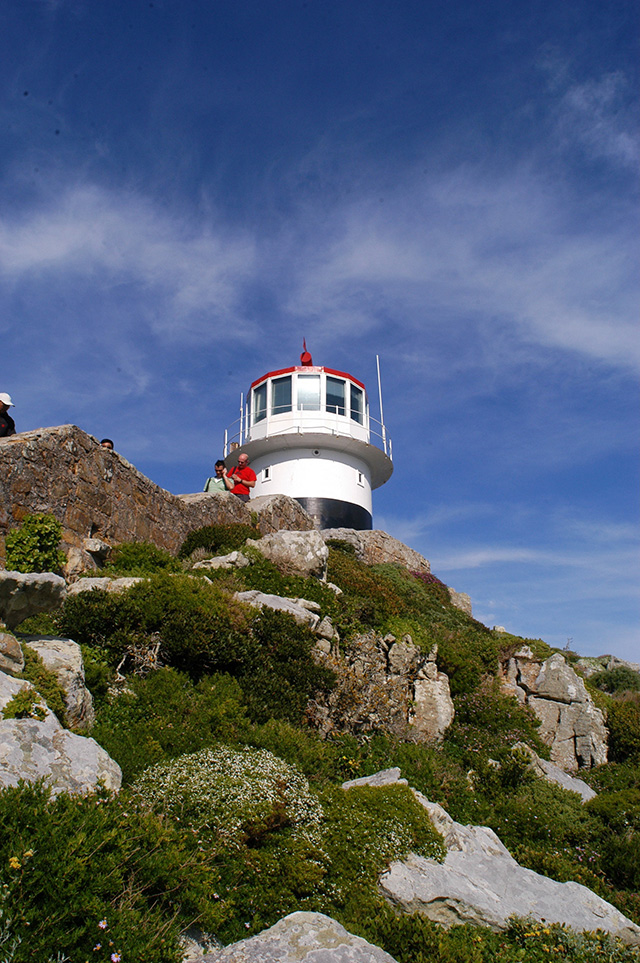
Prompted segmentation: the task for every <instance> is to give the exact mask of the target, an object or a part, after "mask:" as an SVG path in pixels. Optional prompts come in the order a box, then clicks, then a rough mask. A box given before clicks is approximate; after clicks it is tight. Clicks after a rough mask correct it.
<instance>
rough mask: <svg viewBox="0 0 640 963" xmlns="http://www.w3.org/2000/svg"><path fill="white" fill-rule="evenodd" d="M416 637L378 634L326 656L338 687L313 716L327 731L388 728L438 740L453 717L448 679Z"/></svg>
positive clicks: (362, 731)
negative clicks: (399, 638) (343, 652)
mask: <svg viewBox="0 0 640 963" xmlns="http://www.w3.org/2000/svg"><path fill="white" fill-rule="evenodd" d="M436 655H437V649H435V648H434V650H433V651H432V652H430V653H429V654H428V655H425V654H424V653H423V652H421V651H420V649H419V648H418V647H417V646H416V645H414V644H413V642H412V640H411V636H405V638H404V639H403V640H402V641H400V642H398V641H397V640H396V639H395V638H394V636H392V635H387V636H385V637H384V638H382V636H381V635H379V634H378V633H376V632H369V633H368V634H367V635H360V636H357V637H356V638H355V639H352V640H351V642H350V644H349V649H348V651H347V652H346V654H345V655H344V656H342V655H340V654H336V653H332V654H331V655H330V656H326V657H325V658H326V664H327V666H328V667H329V668H330V669H332V670H333V672H334V673H335V674H336V685H335V687H334V688H333V689H332V690H331V692H329V693H327V694H326V695H325V696H323V697H322V700H320V699H319V700H317V701H315V702H312V703H311V705H310V706H309V709H308V716H309V719H310V721H312V723H313V725H315V726H316V727H317V728H318V729H319V730H320V731H321V732H322V733H323V734H324V735H328V734H329V733H330V732H350V733H353V734H365V733H368V732H376V731H380V730H382V731H385V732H389V733H392V734H394V735H397V736H401V737H404V738H410V739H415V740H416V741H420V742H437V741H439V740H440V739H441V738H442V736H443V734H444V731H445V729H446V728H447V726H449V725H450V724H451V722H452V721H453V702H452V700H451V694H450V691H449V680H448V677H447V676H446V675H445V674H444V673H443V672H439V671H438V668H437V665H436V661H435V660H436Z"/></svg>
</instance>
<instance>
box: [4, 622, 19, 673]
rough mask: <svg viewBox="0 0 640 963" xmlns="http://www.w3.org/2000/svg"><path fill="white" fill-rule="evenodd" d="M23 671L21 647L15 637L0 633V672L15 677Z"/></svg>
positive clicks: (7, 633)
mask: <svg viewBox="0 0 640 963" xmlns="http://www.w3.org/2000/svg"><path fill="white" fill-rule="evenodd" d="M23 669H24V655H23V654H22V646H21V645H20V643H19V642H18V640H17V639H16V637H15V635H12V634H11V633H10V632H0V672H7V673H8V674H9V675H16V674H17V673H18V672H22V670H23Z"/></svg>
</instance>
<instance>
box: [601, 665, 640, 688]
mask: <svg viewBox="0 0 640 963" xmlns="http://www.w3.org/2000/svg"><path fill="white" fill-rule="evenodd" d="M589 681H590V682H591V683H592V685H595V686H596V688H598V689H602V691H603V692H611V693H615V692H625V691H627V692H638V691H640V672H634V671H633V669H628V668H627V667H626V666H624V665H617V666H616V667H615V668H614V669H610V670H605V671H603V672H596V673H595V675H592V676H591V677H590V679H589Z"/></svg>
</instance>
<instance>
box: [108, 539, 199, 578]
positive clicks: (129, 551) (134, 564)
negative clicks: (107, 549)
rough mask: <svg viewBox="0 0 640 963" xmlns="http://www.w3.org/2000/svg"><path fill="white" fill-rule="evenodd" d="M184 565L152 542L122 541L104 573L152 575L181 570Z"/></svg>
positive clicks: (112, 551) (114, 550)
mask: <svg viewBox="0 0 640 963" xmlns="http://www.w3.org/2000/svg"><path fill="white" fill-rule="evenodd" d="M180 571H182V566H181V565H180V562H179V561H178V559H177V558H175V557H174V556H173V555H172V554H171V552H168V551H167V550H166V549H164V548H158V547H157V545H152V544H151V543H150V542H121V543H120V545H116V546H115V548H113V549H112V550H111V553H110V555H109V560H108V564H107V565H106V566H105V567H104V569H103V571H102V572H101V574H102V575H114V576H122V575H133V576H135V575H152V574H153V573H154V572H180Z"/></svg>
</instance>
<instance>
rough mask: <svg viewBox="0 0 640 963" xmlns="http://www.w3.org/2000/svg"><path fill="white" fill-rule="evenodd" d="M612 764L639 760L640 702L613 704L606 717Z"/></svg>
mask: <svg viewBox="0 0 640 963" xmlns="http://www.w3.org/2000/svg"><path fill="white" fill-rule="evenodd" d="M607 727H608V729H609V758H610V759H611V761H612V762H624V761H625V759H629V760H636V762H637V761H638V760H639V759H640V701H639V700H637V699H628V700H625V701H624V702H617V701H616V702H613V703H612V704H611V706H610V708H609V712H608V715H607Z"/></svg>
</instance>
